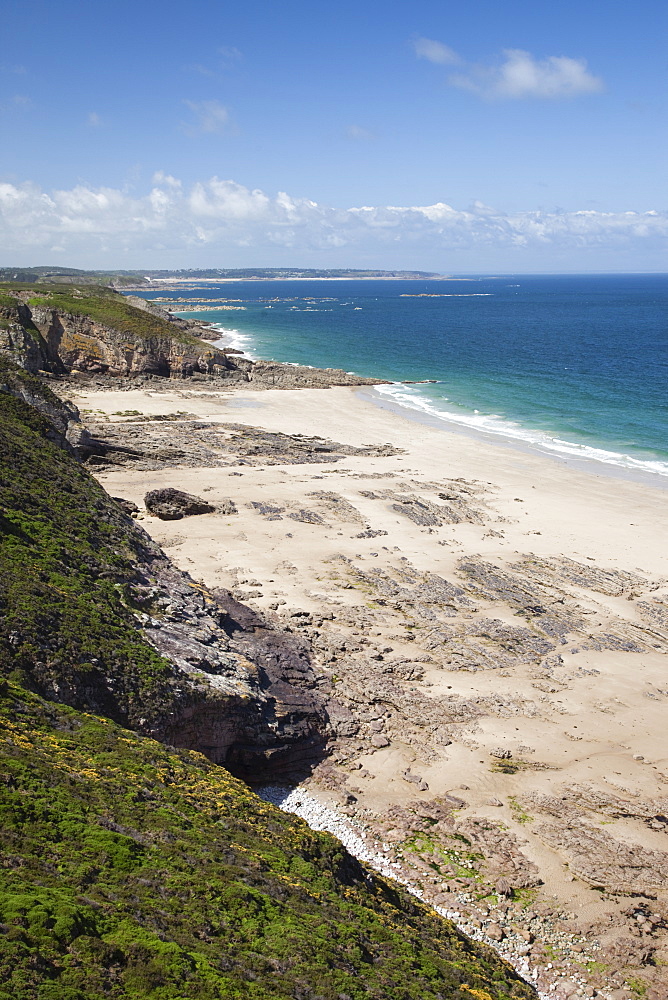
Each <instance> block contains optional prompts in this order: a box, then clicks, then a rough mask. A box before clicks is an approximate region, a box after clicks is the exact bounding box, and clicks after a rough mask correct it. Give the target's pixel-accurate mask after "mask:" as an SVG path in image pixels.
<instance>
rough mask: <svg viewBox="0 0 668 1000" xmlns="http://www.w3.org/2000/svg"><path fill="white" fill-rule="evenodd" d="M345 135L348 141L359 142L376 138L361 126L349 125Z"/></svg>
mask: <svg viewBox="0 0 668 1000" xmlns="http://www.w3.org/2000/svg"><path fill="white" fill-rule="evenodd" d="M346 135H347V137H348V138H349V139H359V140H361V141H364V140H366V139H375V138H376V136H375V135H374V133H373V132H371V130H370V129H368V128H364V127H363V126H362V125H349V126H348V128H347V129H346Z"/></svg>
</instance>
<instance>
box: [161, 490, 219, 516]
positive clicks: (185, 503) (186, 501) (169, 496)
mask: <svg viewBox="0 0 668 1000" xmlns="http://www.w3.org/2000/svg"><path fill="white" fill-rule="evenodd" d="M144 503H145V505H146V510H147V511H148V512H149V514H153V516H154V517H159V518H161V519H162V520H163V521H178V520H179V519H180V518H182V517H189V516H190V515H192V514H212V513H213V512H214V511H215V509H216V508H215V507H214V506H213V505H212V504H210V503H207V501H206V500H202V499H201V497H195V496H192V494H190V493H183V492H182V491H181V490H175V489H173V488H172V487H166V488H165V489H162V490H150V491H149V492H148V493H147V494H146V496H145V497H144Z"/></svg>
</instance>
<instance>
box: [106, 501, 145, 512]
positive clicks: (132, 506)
mask: <svg viewBox="0 0 668 1000" xmlns="http://www.w3.org/2000/svg"><path fill="white" fill-rule="evenodd" d="M111 499H112V500H115V501H116V503H117V504H118V506H119V507H122V508H123V510H124V511H125V513H126V514H138V513H139V507H138V506H137V504H136V503H133V502H132V500H124V499H123V497H112V498H111Z"/></svg>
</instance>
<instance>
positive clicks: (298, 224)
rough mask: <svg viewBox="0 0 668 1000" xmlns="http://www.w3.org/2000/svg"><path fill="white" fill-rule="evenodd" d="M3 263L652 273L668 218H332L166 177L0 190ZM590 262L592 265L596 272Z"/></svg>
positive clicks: (317, 210) (452, 213)
mask: <svg viewBox="0 0 668 1000" xmlns="http://www.w3.org/2000/svg"><path fill="white" fill-rule="evenodd" d="M0 241H1V242H2V246H3V247H4V254H5V258H6V259H5V260H4V261H2V263H3V264H6V265H12V264H16V265H18V266H20V265H27V264H30V263H36V262H44V263H62V264H66V263H67V264H71V265H73V266H77V265H79V266H84V267H118V268H132V267H184V266H188V267H197V266H235V262H237V263H238V265H239V266H244V265H246V264H255V265H256V266H260V264H262V262H264V261H267V262H268V264H271V263H274V262H278V264H279V265H283V264H288V263H292V264H295V263H299V262H300V261H303V260H304V259H307V260H309V261H314V262H317V265H318V266H328V265H329V266H344V265H345V266H349V267H355V266H361V267H364V266H369V263H370V262H373V264H372V266H377V267H403V268H410V267H419V268H427V269H429V270H435V271H439V270H445V269H447V270H454V271H456V270H469V271H471V270H473V271H475V270H480V269H489V268H492V267H493V268H496V269H502V268H503V269H505V270H516V271H519V270H528V271H540V270H554V269H564V270H578V269H583V270H587V269H590V270H591V269H600V260H601V254H603V255H604V257H605V260H606V261H607V264H608V266H609V267H610V268H611V269H613V270H623V269H625V268H628V269H632V270H640V269H647V270H655V269H656V264H652V263H651V262H652V261H656V260H658V259H660V257H659V254H661V253H662V252H665V250H666V249H667V248H668V212H657V211H645V212H635V211H627V212H600V211H593V210H585V211H570V212H560V211H550V212H548V211H538V210H536V211H525V212H514V213H503V212H501V211H498V210H496V209H494V208H491V207H489V206H486V205H484V204H481V203H480V202H475V203H474V204H473V205H472V206H470V207H469V208H467V209H465V210H462V209H456V208H453V207H451V206H450V205H448V204H445V203H444V202H438V203H436V204H433V205H412V206H393V205H385V206H358V207H351V208H345V209H341V208H335V207H331V206H327V205H322V204H318V203H317V202H315V201H311V200H309V199H305V198H293V197H290V195H288V194H286V193H284V192H279V193H278V194H276V195H269V194H267V193H265V192H264V191H262V190H259V189H254V190H252V189H250V188H248V187H245V186H244V185H242V184H239V183H236V182H235V181H232V180H221V179H219V178H218V177H211V178H210V179H209V180H206V181H198V182H196V183H194V184H191V185H190V186H185V185H184V184H183V183H182V182H181V181H180V180H178V179H177V178H174V177H172V176H170V175H168V174H165V173H162V172H159V173H157V174H155V176H154V177H153V186H152V187H151V189H150V190H149V191H148V192H147V193H145V194H142V195H136V194H132V193H129V192H127V191H125V190H122V189H120V188H112V187H100V188H92V187H87V186H84V185H77V186H75V187H72V188H70V189H68V190H54V191H51V192H46V191H44V190H42V189H41V188H39V187H38V186H37V185H35V184H32V183H26V184H22V185H15V184H10V183H0ZM588 262H589V263H588Z"/></svg>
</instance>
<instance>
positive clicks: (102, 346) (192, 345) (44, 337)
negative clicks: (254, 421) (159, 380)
mask: <svg viewBox="0 0 668 1000" xmlns="http://www.w3.org/2000/svg"><path fill="white" fill-rule="evenodd" d="M161 312H162V311H161V310H146V309H143V308H138V307H137V306H135V305H132V304H131V303H130V302H128V300H127V299H126V298H125V297H124V296H122V295H120V294H118V293H116V292H113V291H111V289H106V288H95V287H92V288H84V289H83V291H80V292H77V291H76V290H75V291H70V290H67V291H63V290H62V289H57V290H53V291H49V290H48V289H41V290H40V289H37V290H35V291H31V292H24V291H20V290H19V291H15V292H13V293H12V294H11V295H6V294H5V295H2V296H1V297H0V351H2V352H3V353H4V354H5V356H8V357H11V358H12V359H13V360H15V361H16V363H17V364H19V365H21V366H22V367H24V368H26V369H27V370H29V371H33V372H36V371H39V370H42V371H49V372H53V373H64V372H69V371H72V370H73V369H76V370H80V371H85V372H91V373H98V374H108V375H116V376H119V375H137V374H141V375H157V376H162V377H171V376H187V375H192V374H194V373H202V374H208V375H223V376H225V377H226V378H235V377H236V378H239V379H243V378H244V377H245V368H246V367H248V365H249V364H250V363H249V362H244V361H241V362H239V361H237V360H235V359H234V355H231V356H228V355H227V354H225V352H223V351H219V350H217V349H216V348H213V347H212V346H211V345H210V344H207V343H204V342H203V341H201V340H199V339H198V338H197V337H196V336H193V333H192V329H191V328H190V327H189V326H188V324H185V323H179V321H174V322H172V321H170V319H169V318H168V317H167V315H166V314H164V315H160V313H161Z"/></svg>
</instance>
